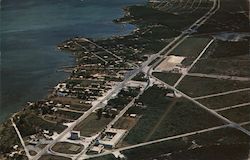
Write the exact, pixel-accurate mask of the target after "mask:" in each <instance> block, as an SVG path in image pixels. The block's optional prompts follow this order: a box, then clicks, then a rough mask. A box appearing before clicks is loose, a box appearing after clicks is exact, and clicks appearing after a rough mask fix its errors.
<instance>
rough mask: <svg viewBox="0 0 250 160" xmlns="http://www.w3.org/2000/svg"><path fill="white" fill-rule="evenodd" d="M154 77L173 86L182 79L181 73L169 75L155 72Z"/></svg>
mask: <svg viewBox="0 0 250 160" xmlns="http://www.w3.org/2000/svg"><path fill="white" fill-rule="evenodd" d="M153 76H155V77H156V78H158V79H160V80H162V81H163V82H165V83H167V84H169V85H171V86H173V85H174V84H175V83H176V82H177V81H178V79H179V78H180V77H181V74H179V73H169V72H153Z"/></svg>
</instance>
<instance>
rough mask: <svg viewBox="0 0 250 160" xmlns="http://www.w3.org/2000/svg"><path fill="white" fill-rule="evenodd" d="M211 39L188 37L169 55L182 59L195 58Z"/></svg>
mask: <svg viewBox="0 0 250 160" xmlns="http://www.w3.org/2000/svg"><path fill="white" fill-rule="evenodd" d="M210 40H211V39H209V38H202V37H190V38H187V39H186V40H184V41H183V42H182V43H181V44H180V45H179V46H178V47H176V48H175V49H174V50H173V51H172V52H171V54H172V55H177V56H184V57H190V58H192V57H197V56H198V55H199V54H200V53H201V52H202V50H203V49H204V47H205V46H206V45H207V44H208V43H209V41H210Z"/></svg>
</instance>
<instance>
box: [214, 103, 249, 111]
mask: <svg viewBox="0 0 250 160" xmlns="http://www.w3.org/2000/svg"><path fill="white" fill-rule="evenodd" d="M246 106H250V102H248V103H243V104H238V105H234V106H229V107H224V108H220V109H215V110H214V111H215V112H220V111H225V110H229V109H234V108H240V107H246Z"/></svg>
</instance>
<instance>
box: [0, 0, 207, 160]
mask: <svg viewBox="0 0 250 160" xmlns="http://www.w3.org/2000/svg"><path fill="white" fill-rule="evenodd" d="M202 5H203V6H201V9H197V10H196V11H195V12H189V11H186V12H185V14H183V13H182V14H177V13H171V12H166V11H162V10H158V9H156V8H155V6H154V5H153V4H151V3H147V4H146V5H135V6H128V7H125V8H124V16H123V17H121V18H118V19H115V20H114V23H130V24H133V25H135V26H136V27H137V29H135V30H134V31H133V32H131V33H130V34H128V35H124V36H113V37H111V38H106V39H99V40H93V39H89V38H84V37H74V38H70V39H68V40H65V41H64V42H62V43H61V44H59V45H58V49H60V50H63V51H67V52H69V53H72V54H73V55H74V56H75V60H76V62H75V67H74V68H70V69H69V68H68V69H69V70H70V71H71V72H72V73H71V75H70V76H69V77H68V79H66V80H64V81H63V82H62V83H59V84H58V85H57V86H55V88H54V90H53V91H52V93H51V94H49V95H48V97H47V98H45V99H43V100H40V101H37V102H28V103H27V105H26V106H25V107H24V108H23V109H22V110H21V111H19V112H17V113H15V114H14V115H13V116H12V117H10V118H11V119H13V121H14V123H15V124H16V126H17V128H18V129H19V131H20V133H21V135H22V137H23V138H24V140H25V144H26V145H28V144H29V143H34V144H35V145H36V146H38V147H40V148H41V149H42V148H43V147H45V146H46V144H48V143H46V142H44V143H43V142H40V141H39V142H37V141H36V142H34V139H35V140H39V139H43V140H46V141H50V140H52V139H53V138H54V137H56V136H57V135H58V134H59V133H61V132H62V131H63V130H64V129H66V128H67V127H68V125H69V124H70V123H72V122H74V121H75V120H77V119H78V118H79V117H80V116H81V115H82V114H83V113H85V112H86V111H87V110H89V109H90V108H91V107H92V106H93V105H96V103H98V102H100V97H102V98H103V97H104V96H105V95H107V94H108V93H109V92H110V91H111V90H112V89H114V87H115V86H116V85H117V84H118V83H119V82H122V81H123V80H124V79H126V76H127V74H130V71H132V70H133V69H135V68H136V67H138V66H140V65H141V64H142V63H143V62H144V61H146V60H147V59H148V58H149V57H150V56H151V55H152V54H155V53H157V52H159V51H160V50H161V49H162V48H164V47H165V46H166V45H167V44H168V43H169V42H170V41H171V40H172V39H173V38H174V37H176V36H178V35H179V34H180V33H181V32H182V31H183V30H184V29H186V28H187V27H188V26H189V25H190V24H192V23H193V22H194V21H196V20H197V17H200V16H201V15H203V14H204V13H206V12H207V11H208V10H209V8H210V7H211V5H212V2H210V1H207V2H206V3H204V4H202ZM203 32H205V29H204V30H203ZM71 69H72V70H71ZM69 70H68V71H69ZM139 79H142V80H145V79H144V77H139ZM137 93H138V90H134V89H131V88H126V89H122V90H121V91H120V93H119V94H118V96H117V97H116V98H114V99H111V100H109V101H108V102H107V104H108V106H111V107H110V108H109V107H105V110H101V112H100V110H96V111H95V112H94V113H93V114H92V116H94V118H93V117H92V118H93V119H94V120H95V121H97V122H98V120H101V119H103V117H102V115H100V114H102V113H103V112H105V115H104V118H106V119H108V120H109V118H112V117H114V116H115V115H116V114H117V113H116V112H119V111H120V110H121V109H122V108H123V107H124V104H126V103H127V102H129V101H130V100H131V97H132V98H133V97H135V96H136V95H137ZM112 106H116V107H114V108H115V109H116V110H112V109H111V108H112ZM101 117H102V118H101ZM108 120H107V121H108ZM108 122H109V121H108ZM105 124H106V123H105ZM79 130H80V129H79ZM15 146H17V147H15ZM0 151H1V152H0V154H1V156H0V159H1V158H3V159H15V158H16V159H21V160H22V159H27V157H26V156H25V152H24V149H23V148H22V145H21V143H20V141H19V138H18V136H17V134H16V133H15V130H14V128H13V126H12V123H11V120H10V119H9V120H7V121H5V122H4V123H2V124H1V125H0ZM12 153H16V154H14V156H13V157H12V158H10V155H11V154H12ZM35 154H36V152H35Z"/></svg>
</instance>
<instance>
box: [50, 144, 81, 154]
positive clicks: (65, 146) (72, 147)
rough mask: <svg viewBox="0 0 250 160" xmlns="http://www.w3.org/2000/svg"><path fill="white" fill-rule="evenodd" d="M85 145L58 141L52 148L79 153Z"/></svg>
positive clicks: (68, 152)
mask: <svg viewBox="0 0 250 160" xmlns="http://www.w3.org/2000/svg"><path fill="white" fill-rule="evenodd" d="M83 148H84V146H83V145H80V144H74V143H68V142H58V143H56V144H55V145H54V146H53V147H52V148H51V149H52V150H53V151H55V152H59V153H66V154H77V153H80V152H81V151H82V150H83Z"/></svg>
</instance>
